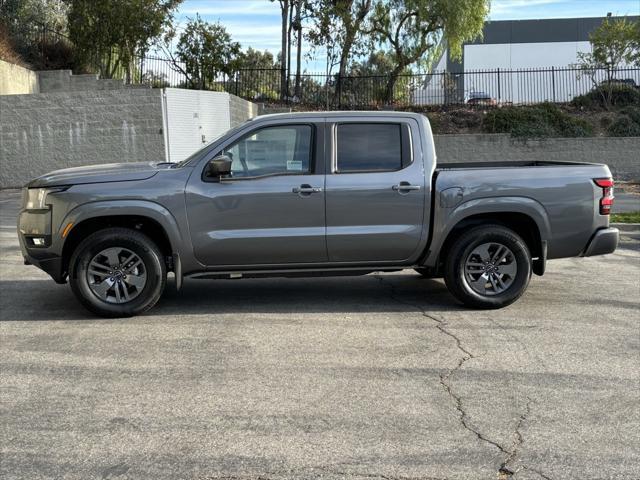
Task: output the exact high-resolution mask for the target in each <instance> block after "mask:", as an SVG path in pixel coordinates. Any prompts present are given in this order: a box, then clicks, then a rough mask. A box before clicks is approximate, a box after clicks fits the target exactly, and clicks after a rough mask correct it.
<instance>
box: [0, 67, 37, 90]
mask: <svg viewBox="0 0 640 480" xmlns="http://www.w3.org/2000/svg"><path fill="white" fill-rule="evenodd" d="M38 92H39V86H38V75H37V74H36V72H34V71H32V70H29V69H27V68H23V67H19V66H18V65H14V64H13V63H8V62H5V61H4V60H0V95H20V94H25V93H38Z"/></svg>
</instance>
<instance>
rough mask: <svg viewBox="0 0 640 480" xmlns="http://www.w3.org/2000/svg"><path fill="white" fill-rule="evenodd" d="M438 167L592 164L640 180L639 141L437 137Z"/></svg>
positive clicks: (627, 138) (487, 135)
mask: <svg viewBox="0 0 640 480" xmlns="http://www.w3.org/2000/svg"><path fill="white" fill-rule="evenodd" d="M435 146H436V154H437V155H438V162H439V163H455V162H486V161H504V160H525V161H534V160H538V161H543V160H555V161H568V162H593V163H606V164H607V165H609V168H610V169H611V171H612V173H613V175H614V177H615V178H616V179H618V180H640V137H593V138H546V139H541V140H526V141H525V140H519V139H514V138H511V137H510V136H509V135H505V134H494V135H489V134H471V135H436V136H435Z"/></svg>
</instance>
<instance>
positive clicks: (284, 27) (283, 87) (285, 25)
mask: <svg viewBox="0 0 640 480" xmlns="http://www.w3.org/2000/svg"><path fill="white" fill-rule="evenodd" d="M271 1H272V2H273V1H275V0H271ZM293 1H294V0H278V3H279V4H280V17H281V28H280V32H281V33H280V99H281V100H285V99H286V98H287V96H288V93H289V92H288V85H287V83H288V82H287V77H288V72H287V59H288V58H289V57H288V53H287V52H288V51H289V48H288V47H289V44H290V43H291V42H290V40H289V38H290V35H291V29H290V28H289V23H290V20H291V19H290V13H289V7H290V6H291V4H292V2H293Z"/></svg>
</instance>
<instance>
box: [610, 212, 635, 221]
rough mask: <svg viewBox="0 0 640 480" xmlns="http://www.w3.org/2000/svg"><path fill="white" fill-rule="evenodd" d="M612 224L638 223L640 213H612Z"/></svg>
mask: <svg viewBox="0 0 640 480" xmlns="http://www.w3.org/2000/svg"><path fill="white" fill-rule="evenodd" d="M611 221H612V222H613V223H640V212H629V213H612V214H611Z"/></svg>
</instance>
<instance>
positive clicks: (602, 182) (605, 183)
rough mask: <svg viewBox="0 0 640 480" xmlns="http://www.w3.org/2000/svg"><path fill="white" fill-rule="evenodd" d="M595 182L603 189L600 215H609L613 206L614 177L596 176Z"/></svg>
mask: <svg viewBox="0 0 640 480" xmlns="http://www.w3.org/2000/svg"><path fill="white" fill-rule="evenodd" d="M593 181H594V182H595V184H596V185H597V186H598V187H600V188H601V189H602V197H601V198H600V215H609V214H610V213H611V207H612V206H613V199H614V198H615V197H614V196H613V178H594V179H593Z"/></svg>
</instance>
